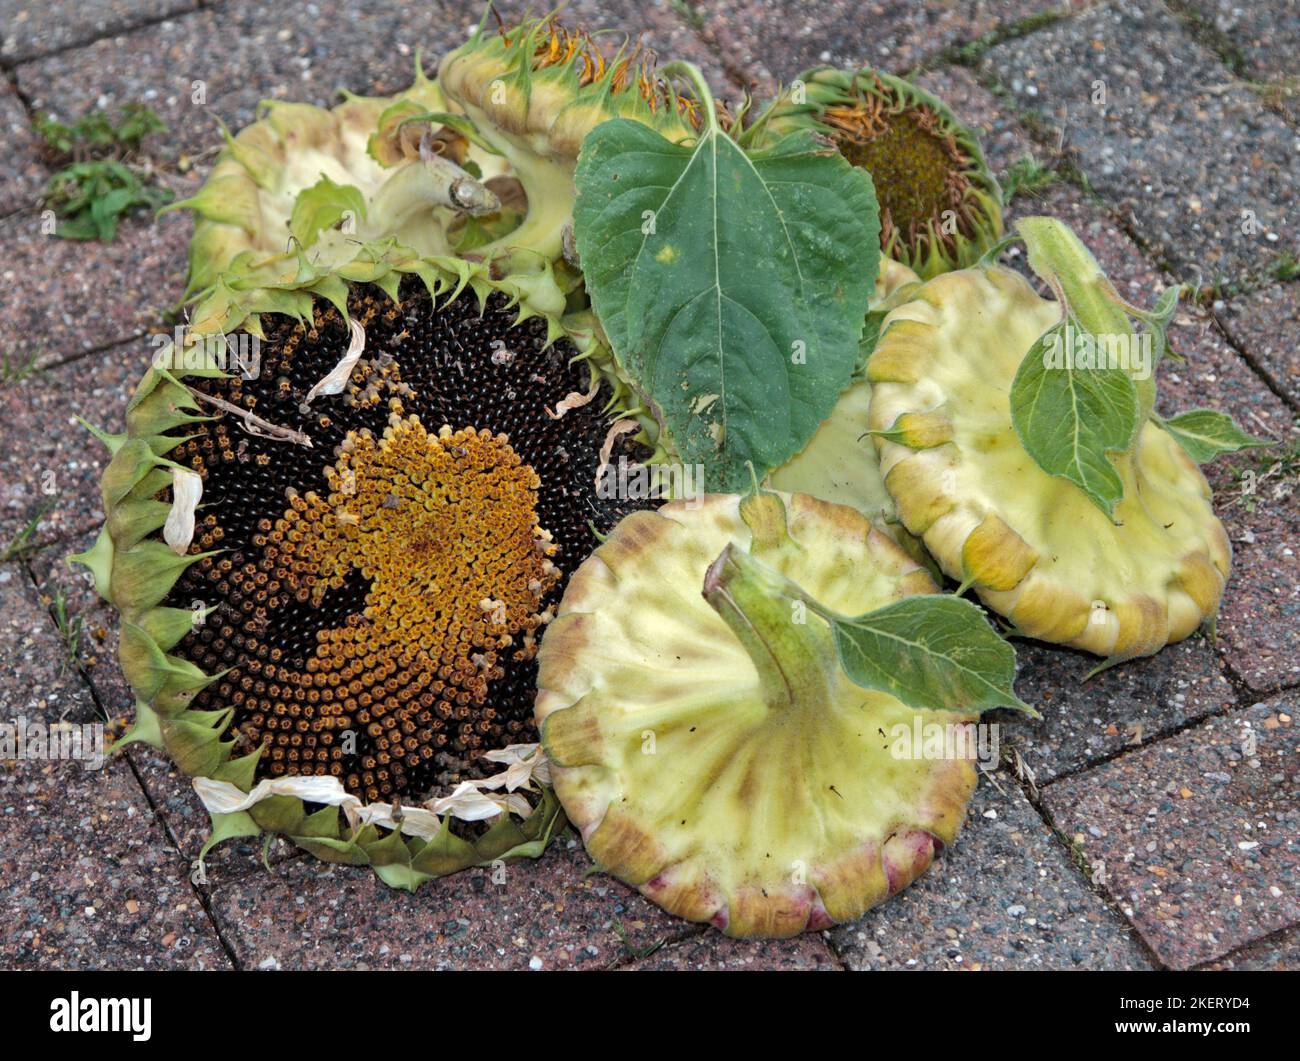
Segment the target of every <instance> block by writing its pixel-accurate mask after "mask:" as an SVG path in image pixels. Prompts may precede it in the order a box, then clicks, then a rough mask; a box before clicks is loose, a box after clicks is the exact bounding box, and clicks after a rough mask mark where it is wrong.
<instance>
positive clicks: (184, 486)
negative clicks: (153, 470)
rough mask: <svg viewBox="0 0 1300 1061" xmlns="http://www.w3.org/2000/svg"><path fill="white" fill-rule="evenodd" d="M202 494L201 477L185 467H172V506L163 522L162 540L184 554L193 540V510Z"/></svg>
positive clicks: (180, 554) (178, 552)
mask: <svg viewBox="0 0 1300 1061" xmlns="http://www.w3.org/2000/svg"><path fill="white" fill-rule="evenodd" d="M202 496H203V479H202V477H201V476H199V475H198V474H197V473H196V472H192V471H189V470H187V469H185V468H173V469H172V507H171V511H170V512H168V513H167V522H166V523H164V524H163V541H165V542H166V543H167V544H168V545H170V546H171V547H172V551H173V552H175V553H176V554H177V555H178V556H184V555H185V553H186V552H187V551H188V549H189V547H190V542H192V541H193V540H194V510H195V509H196V508H198V506H199V498H201V497H202Z"/></svg>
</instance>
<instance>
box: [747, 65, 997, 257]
mask: <svg viewBox="0 0 1300 1061" xmlns="http://www.w3.org/2000/svg"><path fill="white" fill-rule="evenodd" d="M760 122H762V140H763V141H764V142H769V141H772V140H775V139H778V138H780V137H782V136H785V135H787V134H788V133H790V132H793V131H795V130H797V129H806V128H811V129H814V130H816V131H817V132H820V133H822V134H824V135H826V136H829V137H830V138H831V139H832V140H833V141H834V142H835V144H836V145H837V146H838V147H839V149H840V152H841V153H842V154H843V155H844V157H845V158H847V159H848V160H849V161H850V162H851V163H853V165H855V166H860V167H861V168H863V169H865V170H866V171H867V172H868V173H870V174H871V179H872V181H873V182H874V183H875V186H876V198H877V200H878V201H879V203H880V243H881V246H882V247H883V248H884V251H885V253H886V254H888V255H889V256H890V257H891V258H894V259H895V260H897V261H899V262H902V263H903V264H904V265H907V266H909V267H910V268H912V269H914V270H915V271H916V272H917V273H918V274H920V276H921V277H922V278H925V279H928V278H929V277H932V276H934V275H936V274H937V273H941V272H946V271H948V270H950V269H960V268H963V267H965V266H968V265H973V264H975V262H977V261H978V260H979V259H980V257H981V256H982V255H983V254H984V252H985V251H987V250H988V249H989V248H990V247H992V246H993V245H994V244H995V243H997V241H998V240H999V239H1000V238H1001V237H1002V193H1001V190H1000V189H999V188H998V184H997V181H996V180H995V179H994V177H993V175H992V173H990V171H989V169H988V166H987V165H986V164H985V162H984V155H983V153H982V152H981V151H980V147H979V141H978V139H977V138H976V136H975V133H974V132H972V131H971V130H970V129H969V128H967V127H966V126H965V125H963V124H962V123H961V122H960V121H958V120H957V118H956V117H955V116H954V115H953V113H952V112H951V111H950V110H949V109H948V107H947V106H946V105H945V104H944V103H943V102H942V101H941V100H939V99H938V98H937V97H935V96H933V95H931V94H930V93H929V92H926V91H925V90H924V89H921V88H918V87H917V86H916V85H914V84H912V83H911V82H909V81H904V80H903V79H902V78H898V77H893V76H891V75H890V74H886V73H882V72H880V71H878V70H872V69H869V68H867V69H862V70H857V71H847V70H836V69H835V68H833V67H829V66H822V67H816V68H814V69H812V70H809V71H807V72H806V73H803V74H800V75H799V77H798V78H797V79H796V80H795V83H794V88H793V89H791V90H787V92H786V93H784V94H783V95H782V96H781V97H780V98H779V99H778V100H777V101H776V102H775V103H774V104H773V106H772V107H771V108H770V109H769V111H768V112H767V113H766V115H764V116H763V118H761V119H760Z"/></svg>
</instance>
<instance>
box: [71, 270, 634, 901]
mask: <svg viewBox="0 0 1300 1061" xmlns="http://www.w3.org/2000/svg"><path fill="white" fill-rule="evenodd" d="M388 250H389V251H390V253H391V248H388ZM362 258H364V259H365V260H367V261H368V262H369V264H370V268H369V270H368V272H367V273H366V275H365V277H364V280H363V281H362V282H357V283H354V284H352V285H350V286H347V287H345V288H344V289H343V292H342V297H341V298H339V299H337V300H336V299H332V298H328V297H324V296H322V295H313V294H312V293H311V289H310V288H308V289H304V290H302V291H299V292H296V294H297V295H298V296H299V301H298V302H297V303H296V305H297V306H299V307H300V309H299V311H298V312H296V313H293V314H285V313H280V312H276V311H266V312H264V313H263V314H262V315H261V319H260V321H259V322H258V326H257V328H256V335H255V336H250V334H249V330H248V329H249V327H250V326H251V325H252V324H253V321H252V320H245V321H240V322H238V323H240V324H243V325H244V326H245V327H244V329H241V330H238V331H235V332H232V333H231V334H229V335H221V334H218V335H217V336H216V337H215V338H216V340H218V343H217V344H214V343H212V342H204V341H200V340H195V341H193V342H192V344H191V345H189V346H187V347H186V348H184V349H175V348H170V349H169V350H167V351H165V352H164V355H163V356H162V357H160V358H159V359H157V360H156V363H155V365H154V367H153V368H151V369H150V371H149V372H148V373H147V375H146V376H145V378H144V380H143V381H142V382H141V384H140V386H139V388H138V389H137V391H136V394H135V396H134V397H133V398H132V400H131V403H130V406H129V408H128V413H127V431H126V433H125V434H124V435H121V436H113V437H106V441H107V442H108V444H109V446H110V448H111V449H112V450H113V453H114V456H113V459H112V461H111V462H110V464H109V466H108V468H107V469H106V471H105V473H104V480H103V501H104V506H105V513H106V524H105V528H104V530H103V532H102V533H101V535H100V538H99V540H98V542H97V544H96V545H95V547H94V548H93V549H92V550H91V551H90V552H89V553H88V554H85V555H84V556H82V557H79V558H78V559H79V560H80V561H81V562H82V563H84V564H86V565H87V566H88V567H90V569H91V570H92V571H93V573H94V575H95V579H96V583H97V586H98V588H99V589H100V591H101V593H102V594H103V595H104V596H105V597H106V598H107V599H108V600H110V601H111V602H112V603H113V604H114V605H115V606H116V607H117V608H118V610H119V611H120V613H121V617H122V627H121V631H122V633H121V653H120V655H121V662H122V668H123V671H124V673H125V675H126V677H127V679H128V681H129V682H130V684H131V686H132V688H133V690H134V691H135V693H136V696H137V698H138V704H137V720H136V726H135V728H134V731H133V733H132V734H131V736H132V738H133V739H145V740H149V741H151V742H152V743H154V744H157V745H160V746H161V747H163V748H165V749H166V750H167V751H168V753H169V754H171V756H172V757H173V758H174V759H175V760H176V762H177V764H178V765H179V766H181V768H182V769H184V770H185V771H186V772H187V773H189V774H191V775H193V776H195V777H199V778H206V779H209V782H211V783H216V782H225V783H227V784H228V785H234V786H235V787H236V789H238V793H242V794H244V795H247V794H248V793H249V792H250V790H252V791H255V792H257V793H258V796H257V797H256V798H253V797H249V798H253V799H254V801H253V802H252V803H251V804H249V806H247V807H243V806H239V808H238V809H237V810H235V811H230V810H221V811H219V812H218V813H217V814H216V815H215V817H214V821H215V822H216V824H217V826H218V831H217V833H216V834H215V835H217V836H218V837H219V836H221V835H230V834H231V833H230V830H232V829H234V830H242V831H245V832H255V831H257V830H258V829H266V830H268V831H275V832H281V833H284V834H286V835H288V836H291V837H293V838H294V839H295V840H301V841H304V842H306V841H310V843H307V845H306V846H309V847H310V848H311V849H312V850H315V851H317V853H323V854H325V855H327V856H328V855H329V854H330V853H331V852H332V853H333V855H334V856H336V857H338V858H341V859H343V860H346V861H361V862H366V861H369V862H372V863H374V864H375V865H376V867H377V868H380V867H388V866H395V867H396V868H393V869H387V870H386V871H385V875H386V879H388V878H391V879H392V881H393V882H395V883H401V884H405V885H407V886H413V885H414V884H415V883H418V882H419V880H420V879H426V878H427V877H428V876H432V875H436V873H438V872H444V871H447V870H448V869H450V868H458V867H459V866H462V865H468V864H474V863H476V862H480V861H483V860H484V858H495V857H500V855H501V852H502V851H504V850H513V849H514V848H516V847H518V846H520V845H522V844H525V843H531V842H533V841H536V840H538V839H539V838H540V837H541V836H542V834H543V833H545V834H546V835H549V832H550V830H551V829H552V828H553V827H554V825H555V821H556V814H557V813H558V811H557V808H556V805H555V804H554V802H553V801H552V800H550V799H549V798H547V799H545V800H544V801H543V803H542V808H543V809H544V810H545V811H546V813H547V814H549V815H550V817H549V819H542V818H537V812H532V813H529V812H530V811H531V806H530V804H529V803H527V802H523V803H521V802H520V796H521V794H520V793H514V794H513V795H510V794H507V793H500V792H497V795H496V796H492V795H486V796H485V795H484V792H485V791H486V792H488V793H492V792H496V789H494V788H493V787H492V786H493V784H494V782H492V781H491V779H489V780H488V781H485V782H483V783H482V785H486V786H487V787H486V789H484V788H483V787H482V785H480V786H478V787H475V786H471V788H472V789H474V791H470V790H461V789H458V792H460V793H461V795H462V796H464V799H463V800H462V801H461V804H464V806H462V805H461V804H455V803H454V802H453V804H446V805H445V811H446V813H445V816H444V817H443V818H442V819H441V821H440V824H439V825H438V826H437V828H436V829H433V830H432V831H430V829H429V828H428V827H427V826H428V822H427V820H426V821H425V822H424V824H423V825H421V826H419V828H421V829H423V832H418V831H417V832H416V833H414V835H408V837H407V838H406V840H403V838H402V832H403V831H409V830H410V829H415V828H416V827H417V826H416V824H413V822H414V821H415V819H414V818H411V816H410V815H408V816H407V817H408V818H411V820H405V823H404V824H401V823H403V822H404V819H403V818H402V816H401V815H400V814H399V815H398V816H397V817H396V818H395V819H393V820H392V821H390V822H389V826H390V828H393V832H390V833H388V834H384V835H381V834H379V833H378V832H376V831H375V823H374V820H373V811H371V810H367V808H366V804H367V802H369V803H370V804H376V803H389V802H391V801H393V800H400V801H403V802H405V803H407V804H408V806H409V805H410V804H412V803H417V802H418V801H419V800H420V799H422V798H424V797H425V796H427V795H429V794H430V792H431V791H432V790H433V789H435V788H436V787H438V786H441V785H447V784H461V785H463V783H464V782H466V781H472V780H474V779H477V778H482V777H483V776H484V775H485V774H487V773H490V771H491V770H492V769H493V765H492V764H493V762H494V760H496V759H499V758H500V755H501V753H502V752H503V750H505V749H508V748H511V747H514V746H518V745H526V744H527V743H528V742H530V741H533V740H535V731H534V729H533V726H532V721H531V708H532V700H533V689H534V683H535V673H536V666H535V662H534V656H535V653H536V648H537V643H538V640H539V638H540V637H541V636H542V633H543V630H544V628H545V625H546V624H547V622H549V620H550V618H551V616H552V614H553V611H554V608H555V606H556V604H557V602H558V597H559V593H560V591H561V589H562V586H563V584H564V581H565V577H566V575H567V573H569V572H571V571H572V570H573V569H574V568H575V567H576V565H577V564H578V563H579V562H580V561H581V559H582V558H583V557H584V556H585V555H586V553H587V552H588V551H589V549H590V548H591V546H592V545H593V544H594V543H595V540H596V539H595V537H594V532H600V531H604V530H607V529H608V528H609V527H611V526H612V525H613V524H614V523H615V522H616V521H617V520H618V518H619V517H620V516H622V515H623V514H624V513H625V512H627V511H629V510H630V509H631V508H635V507H637V506H638V504H641V503H642V502H636V501H633V502H626V501H624V500H621V499H619V498H617V497H613V498H609V497H604V496H602V495H600V494H598V493H597V492H596V491H595V490H594V488H593V482H594V480H595V477H596V471H597V466H598V464H599V463H600V462H601V460H602V459H610V458H611V457H612V456H614V455H615V454H616V453H617V452H618V451H617V448H616V446H617V444H615V448H613V449H611V448H609V447H607V446H606V434H607V422H606V418H605V417H604V415H603V414H602V412H601V403H600V402H599V401H596V400H589V399H595V398H597V396H598V395H597V394H596V393H595V388H594V386H593V383H592V372H591V370H590V368H588V367H587V366H586V365H585V364H584V363H583V362H582V361H581V360H580V354H581V348H583V347H586V346H587V345H588V344H589V343H590V342H591V341H592V340H591V336H590V334H587V333H582V332H581V331H577V330H573V331H571V330H570V329H568V328H566V327H565V325H564V323H563V322H560V321H558V320H554V319H551V320H547V319H545V318H544V317H542V316H540V315H537V314H531V315H525V314H524V313H523V312H521V310H520V306H519V298H520V293H519V292H518V291H517V290H515V289H512V288H510V287H509V286H508V285H505V284H504V283H503V282H500V281H492V280H490V279H489V278H488V277H487V275H486V273H485V271H484V270H482V269H481V268H477V267H473V266H470V265H469V264H468V263H466V262H463V261H459V260H456V259H441V260H436V261H435V260H431V259H420V258H408V259H398V258H396V257H389V258H385V257H384V255H383V254H382V253H368V254H365V255H362ZM358 260H361V259H360V258H359V259H358ZM354 266H355V263H354ZM331 275H332V274H331ZM521 318H523V319H522V320H521ZM254 338H255V339H256V340H257V341H256V343H252V340H253V339H254ZM250 344H251V349H253V350H255V351H256V357H255V358H254V359H253V364H252V370H251V371H249V368H250V365H249V361H248V359H245V361H244V362H243V363H242V364H240V365H238V366H235V365H234V364H231V363H227V362H226V360H225V356H224V351H225V350H226V349H228V348H229V347H236V348H240V349H243V350H248V349H250ZM224 369H230V370H228V371H227V370H224ZM241 369H242V370H243V371H240V370H241ZM557 407H562V408H563V409H564V410H565V411H564V413H563V416H562V417H560V416H558V415H557V413H556V409H557ZM645 503H652V502H645ZM510 754H512V755H515V756H516V757H518V756H519V755H523V754H524V753H523V752H512V753H510ZM538 761H540V760H538ZM533 765H536V764H535V763H534V764H533ZM530 769H531V767H530ZM304 779H307V784H306V787H302V786H301V785H299V784H298V782H303V781H304ZM288 782H293V783H292V784H286V783H288ZM259 785H260V786H261V787H255V786H259ZM267 786H270V787H267ZM210 788H211V785H209V789H210ZM209 794H212V795H213V800H212V801H211V802H209V807H210V808H213V807H229V806H232V805H236V806H238V804H239V801H238V800H236V801H235V804H232V803H231V801H230V797H231V795H232V793H231V792H230V791H227V792H226V793H225V794H224V795H223V794H222V793H220V792H216V793H215V794H213V793H211V792H209ZM472 797H474V798H472ZM476 798H477V802H476V801H475V799H476ZM205 800H207V796H205ZM304 801H306V802H307V803H325V804H335V806H332V807H328V806H327V808H326V810H325V811H322V812H320V813H322V814H324V815H325V817H323V818H320V817H314V816H313V815H309V814H308V813H307V809H306V808H305V807H304ZM512 801H513V802H512ZM494 803H495V805H496V807H497V810H498V812H499V811H500V810H502V809H506V808H511V809H515V810H517V811H519V812H520V813H523V814H527V815H528V816H527V817H526V819H525V820H524V821H523V822H522V823H518V822H514V821H513V820H511V815H510V814H508V813H507V814H500V813H498V814H496V815H495V816H497V817H499V818H500V819H501V820H500V821H499V822H498V823H497V825H495V826H493V829H496V830H497V832H496V833H495V834H492V831H491V830H489V831H488V834H484V836H478V835H475V834H474V833H473V832H468V833H467V832H465V830H464V828H463V827H461V826H458V827H457V829H458V830H459V831H453V829H452V824H451V823H452V821H453V818H454V817H455V816H456V815H457V813H458V812H459V811H461V810H465V806H468V808H469V809H468V810H466V811H465V813H464V814H462V815H461V816H463V817H471V818H481V817H483V816H484V814H485V813H486V812H487V811H488V810H490V809H491V805H492V804H494ZM338 806H342V807H343V809H344V811H345V812H346V813H347V815H348V820H349V823H350V828H346V829H345V828H343V827H342V826H341V825H340V823H339V821H338ZM439 806H444V805H443V804H439ZM331 811H332V814H333V816H332V817H330V812H331ZM414 813H415V812H414V811H412V812H411V815H414ZM367 815H369V816H370V817H367ZM238 816H242V817H238ZM417 817H418V816H417ZM232 818H233V819H234V820H235V824H232ZM309 821H311V823H312V824H310V825H309V824H307V823H308V822H309ZM393 821H396V822H398V823H399V824H401V828H400V829H399V828H397V827H396V826H394V825H393ZM529 823H532V824H531V825H530V824H529ZM363 826H364V827H367V828H370V829H371V832H370V833H365V832H364V828H363ZM521 829H523V830H524V832H523V833H520V832H519V830H521ZM425 834H428V835H425ZM489 834H490V835H493V839H492V840H491V841H488V842H487V843H486V846H483V843H484V838H485V836H486V835H489ZM394 836H396V837H397V839H396V841H394V840H393V837H394ZM507 840H509V841H511V842H510V843H509V844H506V841H507ZM435 841H436V844H435ZM503 844H504V845H505V846H502V845H503ZM381 845H382V846H381ZM476 845H477V846H476ZM372 847H377V852H376V851H372V850H371V848H372ZM452 849H454V850H455V852H456V854H455V855H454V857H453V855H452V854H448V851H450V850H452ZM533 853H537V852H536V851H534V852H533Z"/></svg>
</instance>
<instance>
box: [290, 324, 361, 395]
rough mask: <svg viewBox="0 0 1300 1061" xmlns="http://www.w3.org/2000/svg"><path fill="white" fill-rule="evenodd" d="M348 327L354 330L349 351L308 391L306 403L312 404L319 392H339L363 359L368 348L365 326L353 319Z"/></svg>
mask: <svg viewBox="0 0 1300 1061" xmlns="http://www.w3.org/2000/svg"><path fill="white" fill-rule="evenodd" d="M348 328H349V329H351V331H352V340H351V342H349V343H348V349H347V353H345V354H344V355H343V358H342V360H340V361H339V363H338V364H337V365H335V366H334V367H333V368H332V369H331V370H330V373H329V375H328V376H326V377H325V378H324V379H322V380H320V381H319V382H318V383H317V384H316V385H315V386H314V387H312V389H311V390H309V391H308V392H307V397H306V399H305V400H304V402H303V404H304V405H310V404H311V402H312V399H313V398H315V397H316V395H318V394H339V393H341V392H342V390H343V388H344V387H346V386H347V385H348V380H349V379H350V378H351V376H352V369H353V367H354V366H355V365H356V363H357V361H359V360H360V359H361V354H362V352H363V351H364V350H365V348H366V330H365V328H363V327H361V325H360V324H358V323H357V322H356V321H353V320H350V321H348Z"/></svg>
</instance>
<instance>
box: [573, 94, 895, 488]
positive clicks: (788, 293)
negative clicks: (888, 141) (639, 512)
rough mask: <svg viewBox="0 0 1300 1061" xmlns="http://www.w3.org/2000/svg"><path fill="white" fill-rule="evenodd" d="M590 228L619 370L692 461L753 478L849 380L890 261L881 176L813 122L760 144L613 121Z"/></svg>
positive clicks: (585, 162)
mask: <svg viewBox="0 0 1300 1061" xmlns="http://www.w3.org/2000/svg"><path fill="white" fill-rule="evenodd" d="M576 183H577V188H578V199H577V205H576V208H575V211H574V222H575V224H574V233H575V237H576V239H577V245H578V252H579V254H580V256H581V259H582V263H583V272H584V275H585V278H586V282H587V288H588V291H589V292H590V294H591V298H592V303H593V305H594V307H595V309H596V313H597V315H598V317H599V318H600V321H601V324H602V325H603V326H604V328H605V331H606V334H607V335H608V336H609V338H610V341H611V343H612V345H613V348H614V352H615V354H616V355H617V356H618V358H619V361H620V364H621V365H622V366H623V367H624V369H625V370H626V371H627V372H628V373H629V375H630V376H631V377H632V379H633V381H634V382H635V384H636V386H637V387H638V389H639V390H641V391H642V393H643V394H644V395H646V396H648V398H649V400H650V403H651V405H652V406H653V407H654V408H656V409H657V410H659V412H660V414H661V415H662V417H663V420H664V422H665V424H666V425H667V427H668V429H669V431H670V432H671V434H672V437H673V439H674V441H675V443H676V447H677V450H678V453H679V454H680V456H681V459H682V460H683V461H684V462H686V463H688V464H690V463H699V464H703V465H704V466H705V467H706V468H707V469H708V474H709V476H710V479H711V483H710V488H711V489H715V490H741V489H743V488H744V487H745V486H746V485H747V484H748V483H749V479H750V475H749V471H748V469H747V468H746V462H747V461H749V462H752V463H753V465H754V467H755V469H756V470H757V472H758V474H759V475H760V477H761V476H762V475H763V474H765V473H766V472H767V471H768V470H770V469H771V468H773V467H776V466H777V465H779V464H781V463H782V462H783V461H785V460H787V459H789V458H790V457H792V456H794V454H795V453H797V452H798V451H799V450H800V449H801V448H802V446H803V444H804V443H805V442H806V441H807V440H808V439H809V437H811V435H812V434H813V432H814V431H815V430H816V429H817V427H818V425H819V424H820V423H821V422H822V420H824V419H825V418H826V417H827V416H828V415H829V414H830V411H831V408H832V407H833V406H834V404H835V401H836V399H837V398H838V396H839V394H840V392H841V391H842V390H843V389H844V388H845V386H847V384H848V382H849V378H850V376H851V374H852V372H853V368H854V365H855V363H856V362H857V360H858V357H859V346H858V344H859V340H860V338H861V335H862V330H863V321H864V319H865V317H866V312H867V303H868V300H869V298H870V296H871V294H872V291H873V289H874V283H875V277H876V271H877V268H878V265H879V252H878V246H879V243H878V237H879V220H878V209H877V206H876V198H875V192H874V190H873V188H872V185H871V179H870V177H869V176H867V174H866V173H865V172H863V171H861V170H855V169H854V168H853V167H852V166H850V165H849V164H848V163H847V162H846V161H845V160H844V159H843V158H842V157H841V156H840V155H839V154H838V152H836V151H835V150H834V149H833V148H831V147H829V146H827V145H826V144H825V143H824V142H822V141H819V140H818V139H817V138H815V137H814V136H813V135H812V134H810V133H806V132H803V133H795V134H792V135H791V136H789V137H787V138H785V139H784V140H782V141H780V142H779V143H777V144H775V145H774V146H772V147H771V148H767V149H765V150H763V151H758V152H754V153H752V154H747V153H746V152H745V151H744V150H743V149H742V148H741V147H740V146H739V145H738V144H737V143H736V142H735V141H734V140H732V139H730V138H729V137H727V136H726V135H724V134H723V133H722V132H721V131H720V130H718V129H717V128H712V129H710V128H706V129H705V130H704V131H703V132H702V133H701V135H700V137H699V139H698V140H697V141H696V142H695V143H694V144H692V145H688V144H681V143H671V142H669V141H668V140H666V139H664V138H663V137H662V136H660V135H659V134H658V133H657V132H655V131H654V130H652V129H649V128H647V127H646V126H644V125H642V124H640V123H638V122H633V121H628V120H626V119H615V120H612V121H608V122H605V123H603V124H602V125H599V126H597V127H596V129H595V130H594V131H593V132H592V133H590V134H589V135H588V136H587V139H586V141H585V142H584V144H583V148H582V153H581V155H580V157H579V159H578V168H577V174H576Z"/></svg>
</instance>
